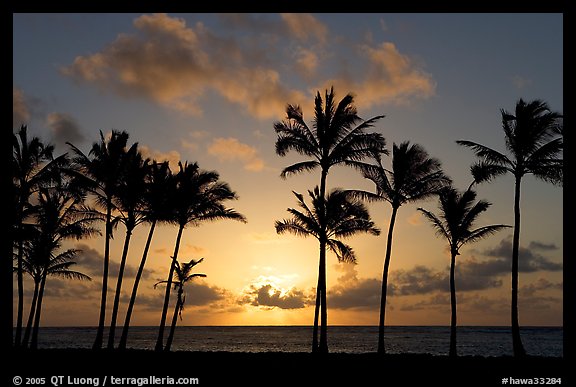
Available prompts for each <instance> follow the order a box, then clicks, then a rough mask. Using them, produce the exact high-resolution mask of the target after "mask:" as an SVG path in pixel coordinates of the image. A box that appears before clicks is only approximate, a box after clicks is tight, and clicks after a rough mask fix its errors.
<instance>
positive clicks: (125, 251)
mask: <svg viewBox="0 0 576 387" xmlns="http://www.w3.org/2000/svg"><path fill="white" fill-rule="evenodd" d="M131 237H132V228H127V229H126V238H125V239H124V249H123V250H122V259H121V260H120V268H119V269H118V279H117V281H116V294H115V295H114V305H113V307H112V320H111V321H110V334H109V335H108V349H114V338H115V336H116V320H117V319H118V307H119V305H120V292H121V291H122V280H123V279H124V269H125V267H126V257H127V256H128V247H129V246H130V238H131Z"/></svg>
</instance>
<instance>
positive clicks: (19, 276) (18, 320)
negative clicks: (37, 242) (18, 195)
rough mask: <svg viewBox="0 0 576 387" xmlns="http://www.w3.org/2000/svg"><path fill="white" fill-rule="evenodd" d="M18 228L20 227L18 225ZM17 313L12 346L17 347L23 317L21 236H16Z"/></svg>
mask: <svg viewBox="0 0 576 387" xmlns="http://www.w3.org/2000/svg"><path fill="white" fill-rule="evenodd" d="M20 228H22V226H21V225H20ZM18 239H19V241H18V273H16V274H17V282H18V312H17V317H16V337H15V338H14V346H15V347H19V346H20V345H21V340H22V318H23V315H24V273H23V269H22V260H23V258H24V257H23V255H24V241H23V240H22V235H21V234H20V235H19V236H18Z"/></svg>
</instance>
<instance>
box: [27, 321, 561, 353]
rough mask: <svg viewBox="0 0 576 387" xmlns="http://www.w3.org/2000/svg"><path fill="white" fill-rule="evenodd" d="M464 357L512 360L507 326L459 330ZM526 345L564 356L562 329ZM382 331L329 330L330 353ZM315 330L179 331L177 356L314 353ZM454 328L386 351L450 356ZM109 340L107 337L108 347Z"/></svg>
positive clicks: (137, 335) (140, 334) (139, 331)
mask: <svg viewBox="0 0 576 387" xmlns="http://www.w3.org/2000/svg"><path fill="white" fill-rule="evenodd" d="M157 332H158V328H157V327H131V328H130V336H129V340H128V347H129V348H134V349H153V348H154V345H155V343H156V335H157ZM457 334H458V342H457V343H458V354H459V355H461V356H465V355H469V356H484V357H489V356H511V355H512V335H511V332H510V328H508V327H458V333H457ZM521 335H522V341H523V344H524V347H525V349H526V351H527V353H528V354H529V355H534V356H549V357H561V356H562V355H563V330H562V328H561V327H530V328H522V330H521ZM95 336H96V329H95V328H93V327H77V328H73V327H65V328H40V332H39V342H38V347H39V348H91V347H92V344H93V342H94V338H95ZM377 338H378V327H373V326H330V327H328V346H329V349H330V352H347V353H366V352H375V351H376V341H377ZM311 340H312V327H308V326H306V327H304V326H235V327H234V326H221V327H217V326H209V327H197V326H193V327H177V328H176V333H175V336H174V342H173V345H172V349H173V350H174V351H229V352H310V346H311ZM449 341H450V328H449V327H428V326H420V327H415V326H405V327H403V326H394V327H386V351H387V353H390V354H400V353H428V354H432V355H446V354H447V353H448V346H449ZM106 342H107V340H106V338H104V343H106Z"/></svg>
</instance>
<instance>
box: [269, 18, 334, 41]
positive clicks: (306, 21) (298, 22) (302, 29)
mask: <svg viewBox="0 0 576 387" xmlns="http://www.w3.org/2000/svg"><path fill="white" fill-rule="evenodd" d="M280 16H281V17H282V20H283V21H284V23H286V26H287V27H288V31H289V33H290V34H291V35H292V36H294V37H295V38H297V39H298V40H302V41H308V40H310V39H315V40H317V41H318V42H319V43H325V42H326V38H327V36H328V28H327V27H326V26H325V25H324V24H323V23H322V22H320V21H319V20H318V19H316V18H315V17H314V16H313V15H311V14H309V13H283V14H281V15H280Z"/></svg>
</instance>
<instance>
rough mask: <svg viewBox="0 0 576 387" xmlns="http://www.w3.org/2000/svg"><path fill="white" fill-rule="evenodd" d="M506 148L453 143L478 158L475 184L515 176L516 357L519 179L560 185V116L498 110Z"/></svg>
mask: <svg viewBox="0 0 576 387" xmlns="http://www.w3.org/2000/svg"><path fill="white" fill-rule="evenodd" d="M501 114H502V128H503V129H504V135H505V143H506V148H507V150H508V151H509V152H510V157H509V156H507V155H505V154H503V153H500V152H498V151H496V150H493V149H491V148H489V147H487V146H484V145H480V144H478V143H475V142H472V141H464V140H460V141H456V143H458V144H459V145H462V146H465V147H468V148H471V149H472V150H473V151H474V153H475V154H476V156H477V157H479V158H480V160H479V161H478V162H476V163H475V164H474V165H472V167H471V171H472V175H473V176H474V181H475V182H476V183H482V182H485V181H490V180H492V179H493V178H495V177H497V176H500V175H504V174H506V173H511V174H512V175H513V176H514V184H515V189H514V236H513V240H512V302H511V324H512V345H513V350H514V355H515V356H524V355H525V354H526V351H525V350H524V346H523V345H522V339H521V337H520V324H519V321H518V251H519V247H520V186H521V182H522V177H524V175H527V174H533V175H534V176H535V177H537V178H539V179H542V180H544V181H545V182H548V183H552V184H554V185H559V186H562V182H563V160H562V158H561V153H562V150H563V148H564V142H563V136H562V134H563V123H562V115H560V114H559V113H556V112H552V111H550V109H549V108H548V105H547V104H546V103H545V102H543V101H541V100H534V101H530V102H525V101H524V100H522V99H520V100H519V101H518V102H517V103H516V109H515V112H514V114H512V113H510V112H507V111H506V110H504V109H502V110H501Z"/></svg>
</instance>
